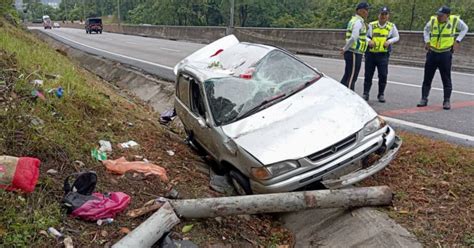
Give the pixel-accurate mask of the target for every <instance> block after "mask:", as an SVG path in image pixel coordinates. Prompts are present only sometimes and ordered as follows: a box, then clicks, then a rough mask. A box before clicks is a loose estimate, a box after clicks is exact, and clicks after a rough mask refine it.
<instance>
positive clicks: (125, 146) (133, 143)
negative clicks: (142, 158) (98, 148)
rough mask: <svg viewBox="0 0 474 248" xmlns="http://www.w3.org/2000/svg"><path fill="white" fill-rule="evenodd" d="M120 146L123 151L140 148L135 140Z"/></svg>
mask: <svg viewBox="0 0 474 248" xmlns="http://www.w3.org/2000/svg"><path fill="white" fill-rule="evenodd" d="M118 146H119V147H120V148H123V149H127V148H136V147H138V146H139V145H138V143H137V142H135V141H133V140H130V141H127V142H125V143H121V144H118Z"/></svg>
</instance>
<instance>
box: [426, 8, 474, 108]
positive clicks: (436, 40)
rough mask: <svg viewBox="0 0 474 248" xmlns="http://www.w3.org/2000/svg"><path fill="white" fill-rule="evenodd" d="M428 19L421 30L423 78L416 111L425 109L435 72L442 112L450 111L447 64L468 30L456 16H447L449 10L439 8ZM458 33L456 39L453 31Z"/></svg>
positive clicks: (449, 83)
mask: <svg viewBox="0 0 474 248" xmlns="http://www.w3.org/2000/svg"><path fill="white" fill-rule="evenodd" d="M436 14H437V15H436V16H432V17H431V19H430V21H429V22H428V23H427V24H426V26H425V29H424V33H423V35H424V40H425V49H426V50H427V51H428V53H427V54H426V62H425V75H424V79H423V87H422V89H421V101H420V103H418V105H417V106H418V107H425V106H427V105H428V96H429V93H430V89H431V82H432V81H433V77H434V74H435V72H436V69H439V73H440V74H441V80H442V81H443V91H444V101H443V109H446V110H447V109H451V103H450V98H451V91H452V89H453V87H452V84H451V62H452V59H453V53H454V52H456V51H457V50H458V49H459V44H460V43H461V41H462V39H463V38H464V36H465V35H466V33H467V31H468V29H469V28H468V26H467V25H466V23H464V22H463V21H462V20H461V18H460V17H459V16H457V15H451V9H450V8H448V7H446V6H443V7H441V8H439V10H438V11H437V12H436ZM458 30H460V32H459V35H457V37H456V34H457V31H458Z"/></svg>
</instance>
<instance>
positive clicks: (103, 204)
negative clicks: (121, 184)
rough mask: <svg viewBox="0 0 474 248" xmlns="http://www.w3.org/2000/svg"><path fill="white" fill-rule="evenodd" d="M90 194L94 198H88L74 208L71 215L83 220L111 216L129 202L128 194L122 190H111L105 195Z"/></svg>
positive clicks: (120, 210) (125, 206)
mask: <svg viewBox="0 0 474 248" xmlns="http://www.w3.org/2000/svg"><path fill="white" fill-rule="evenodd" d="M92 196H94V198H95V199H90V200H88V201H86V202H85V203H84V204H82V206H80V207H79V208H76V209H75V210H74V211H72V213H71V216H72V217H77V218H81V219H84V220H98V219H104V218H111V217H114V216H115V215H116V214H117V213H119V212H122V211H123V210H124V209H125V208H127V206H128V204H129V203H130V196H128V195H127V194H125V193H122V192H112V193H109V194H108V195H107V196H106V195H103V194H101V193H93V194H92Z"/></svg>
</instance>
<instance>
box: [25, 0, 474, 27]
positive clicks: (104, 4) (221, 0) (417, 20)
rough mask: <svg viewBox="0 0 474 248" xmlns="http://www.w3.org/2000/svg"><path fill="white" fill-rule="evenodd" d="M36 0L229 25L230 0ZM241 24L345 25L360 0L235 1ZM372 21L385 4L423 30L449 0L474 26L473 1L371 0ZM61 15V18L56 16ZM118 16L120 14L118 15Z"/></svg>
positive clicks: (75, 10) (69, 8)
mask: <svg viewBox="0 0 474 248" xmlns="http://www.w3.org/2000/svg"><path fill="white" fill-rule="evenodd" d="M26 1H27V2H33V3H32V7H31V13H32V14H31V15H33V16H34V17H38V16H39V14H38V13H40V12H41V11H43V12H46V13H48V14H49V15H50V16H54V17H56V18H62V19H68V20H79V19H82V18H83V17H84V16H85V17H90V16H111V15H113V16H117V11H118V9H119V8H118V6H117V3H118V2H120V19H121V21H122V22H127V23H133V24H145V23H146V24H155V25H187V26H227V25H228V24H229V15H230V3H229V2H230V0H119V1H117V0H101V1H95V0H63V1H62V2H61V4H60V8H59V9H58V10H52V9H44V8H43V9H42V8H40V7H38V6H36V5H37V4H38V2H39V1H38V0H26ZM234 1H235V8H234V10H235V11H234V15H235V16H234V17H235V26H241V27H286V28H338V29H341V28H345V26H346V24H347V21H348V20H349V19H350V17H351V16H352V15H353V14H354V7H355V5H356V4H357V3H358V2H359V1H360V0H234ZM369 3H370V4H371V5H372V6H373V8H372V9H371V10H370V16H369V21H371V20H376V19H377V14H378V13H377V12H378V9H379V8H380V7H382V6H384V5H386V6H388V7H389V8H390V9H391V10H392V13H391V19H392V21H393V22H394V23H396V24H397V26H398V28H399V29H401V30H422V29H423V27H424V25H425V24H426V22H427V21H428V20H429V17H430V16H431V15H433V14H434V13H435V11H436V10H437V8H439V7H440V6H442V5H444V4H448V5H449V6H450V7H451V8H452V10H453V11H452V12H453V14H459V15H461V18H462V19H463V20H464V21H465V22H466V23H467V24H468V25H469V24H470V30H471V31H472V30H474V5H473V4H472V0H456V1H446V0H371V1H369ZM53 19H55V18H53ZM115 19H116V18H115Z"/></svg>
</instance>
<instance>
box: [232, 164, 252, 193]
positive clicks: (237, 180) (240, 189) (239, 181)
mask: <svg viewBox="0 0 474 248" xmlns="http://www.w3.org/2000/svg"><path fill="white" fill-rule="evenodd" d="M229 176H230V181H231V182H232V185H233V186H234V188H235V191H236V192H237V194H239V195H252V194H253V192H252V189H251V188H250V181H249V179H248V177H246V176H245V175H244V174H242V173H241V172H240V171H238V170H235V169H233V170H231V171H230V172H229Z"/></svg>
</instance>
